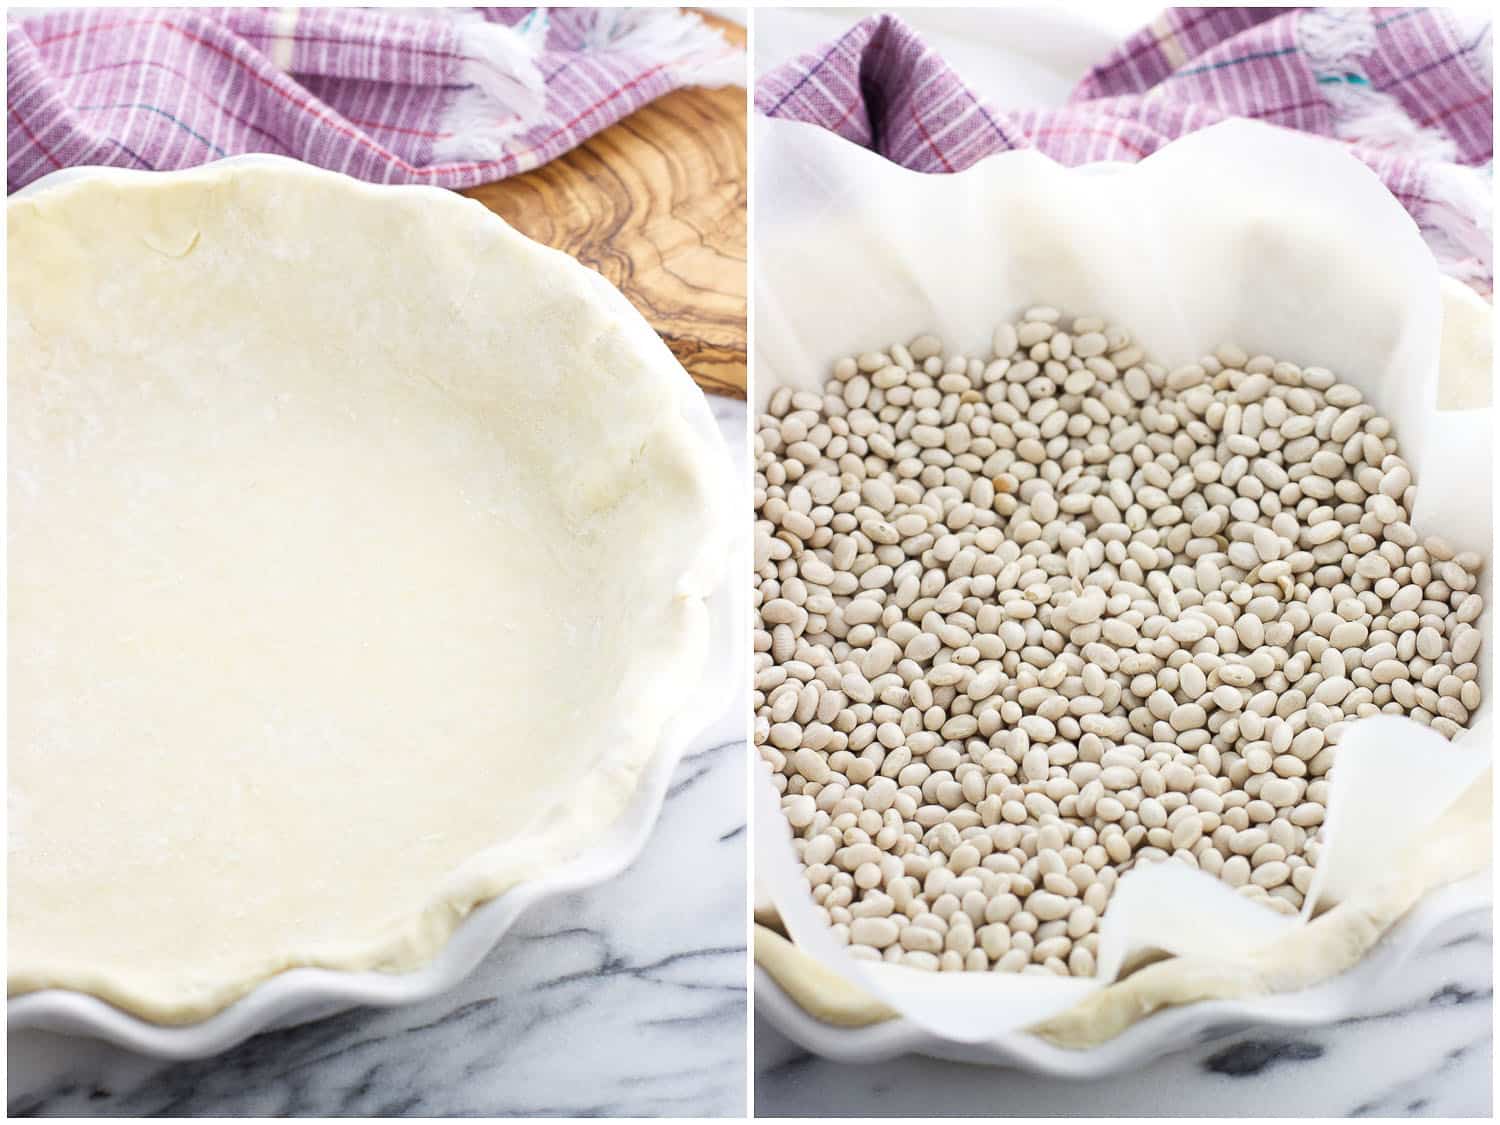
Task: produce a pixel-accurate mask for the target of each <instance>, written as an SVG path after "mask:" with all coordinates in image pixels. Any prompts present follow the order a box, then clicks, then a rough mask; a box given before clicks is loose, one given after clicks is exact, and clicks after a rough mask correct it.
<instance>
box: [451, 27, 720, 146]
mask: <svg viewBox="0 0 1500 1125" xmlns="http://www.w3.org/2000/svg"><path fill="white" fill-rule="evenodd" d="M429 11H430V12H431V15H432V16H433V17H434V18H449V19H453V20H455V21H457V22H458V23H459V30H460V37H461V40H462V42H463V44H464V50H465V53H466V54H468V55H469V56H470V57H469V59H468V61H467V62H465V63H464V65H463V71H462V78H461V80H462V81H464V82H467V83H472V89H468V90H464V91H462V92H460V93H459V95H458V96H457V97H456V98H455V99H454V101H453V104H452V105H451V106H450V107H449V108H448V110H447V112H446V113H445V114H444V115H443V118H442V128H443V131H444V132H446V133H450V134H452V135H451V136H449V137H447V138H444V139H443V140H441V141H439V142H438V143H437V144H435V145H434V146H433V157H434V159H436V160H440V161H448V160H496V159H499V158H500V157H502V156H504V155H505V152H506V147H507V145H508V143H509V142H510V141H511V140H512V139H514V138H515V136H516V135H517V134H519V133H521V132H524V131H525V130H526V129H527V128H528V127H529V126H531V125H534V124H535V123H536V122H537V121H538V120H539V119H541V118H542V117H543V116H544V115H545V112H546V97H547V91H546V88H545V86H544V85H543V83H542V78H541V73H540V71H539V70H538V69H537V65H536V58H537V55H538V54H539V53H540V52H541V50H542V48H543V46H544V44H545V42H546V37H547V9H545V8H538V9H536V10H535V11H534V12H532V13H531V14H530V15H529V16H527V17H526V18H525V19H524V20H522V21H521V22H520V23H518V24H516V25H515V26H514V27H506V26H504V25H503V24H494V23H486V22H485V21H484V20H483V17H481V16H478V14H477V13H473V14H472V15H471V14H470V13H466V12H463V11H457V12H455V11H454V10H452V9H430V10H429ZM573 14H575V15H576V14H578V9H574V13H573ZM589 14H590V15H591V16H592V19H591V20H590V21H589V22H588V23H587V24H586V27H585V32H584V34H585V43H586V49H588V50H590V51H596V52H598V53H599V54H632V55H638V56H640V57H641V58H644V59H650V60H652V61H654V62H657V63H661V64H663V65H665V66H667V67H668V68H670V69H671V70H672V71H673V73H674V76H675V77H676V78H677V80H678V82H679V83H680V84H681V85H691V86H730V85H737V84H738V85H743V84H744V82H745V54H744V52H743V51H742V50H740V49H739V48H738V47H736V46H734V45H733V44H731V43H729V42H728V40H726V39H725V38H724V37H723V36H722V35H720V34H719V32H718V31H717V30H716V29H715V28H713V27H711V26H709V25H708V24H707V23H705V22H704V21H703V20H702V19H700V18H699V17H698V16H697V15H695V14H693V13H690V12H683V11H680V10H678V9H677V8H597V9H592V10H591V11H590V13H589Z"/></svg>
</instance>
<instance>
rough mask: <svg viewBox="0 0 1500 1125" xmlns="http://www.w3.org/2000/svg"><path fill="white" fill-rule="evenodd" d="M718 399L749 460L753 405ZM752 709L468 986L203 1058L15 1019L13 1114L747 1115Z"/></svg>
mask: <svg viewBox="0 0 1500 1125" xmlns="http://www.w3.org/2000/svg"><path fill="white" fill-rule="evenodd" d="M710 403H711V405H712V406H713V409H714V414H715V417H716V418H717V419H718V420H719V422H720V426H721V429H722V430H723V431H724V434H725V437H726V439H727V440H728V442H729V445H730V449H731V451H732V452H733V453H734V454H735V456H736V457H737V458H742V457H743V451H744V448H745V433H744V424H745V408H744V404H743V403H736V402H732V401H729V400H722V399H710ZM736 463H737V464H743V460H738V461H737V462H736ZM737 486H738V482H736V489H737ZM726 502H728V503H733V504H736V505H737V504H738V503H739V496H738V491H737V490H736V492H735V494H734V495H733V496H732V497H731V498H729V499H728V500H727V501H726ZM723 658H725V659H737V658H738V657H737V655H735V654H725V655H724V657H723ZM746 706H747V704H746V701H745V700H744V699H743V698H741V699H739V700H737V701H736V703H735V704H734V706H732V707H731V708H730V709H729V710H728V711H726V713H725V714H724V716H723V717H722V718H721V719H720V721H719V722H718V723H716V724H715V726H714V727H713V729H711V730H708V731H705V732H704V733H703V735H702V736H701V737H700V738H699V739H698V740H697V741H696V742H695V744H694V746H692V747H691V748H690V749H689V751H688V753H687V755H686V756H685V757H684V758H683V760H682V762H681V763H680V764H679V766H678V768H677V771H676V774H675V775H674V778H673V781H672V786H671V789H670V790H669V792H668V795H667V799H666V803H665V806H664V808H663V810H662V815H661V819H660V821H659V822H658V824H657V826H656V828H655V830H654V831H653V832H652V834H651V838H650V839H649V841H648V842H647V844H646V848H645V850H644V852H643V853H642V854H641V856H640V857H639V858H638V859H637V860H636V862H635V863H634V864H632V865H631V867H630V868H629V869H628V870H626V871H625V872H624V873H623V874H622V875H620V876H618V877H617V878H616V879H614V880H613V881H611V882H610V883H608V884H606V885H603V886H599V887H594V888H591V889H589V890H587V891H584V892H581V893H578V894H573V895H568V896H565V897H561V898H556V899H552V900H550V901H548V902H546V903H542V904H540V905H538V906H537V907H535V908H533V909H532V910H531V911H529V912H528V913H527V914H526V915H524V916H523V917H522V919H521V920H520V922H518V923H517V925H516V927H515V928H514V929H513V930H512V931H511V932H510V933H508V934H507V935H506V936H505V938H504V939H503V940H502V941H501V942H500V944H499V945H498V946H497V947H496V948H495V950H494V951H493V952H492V953H491V954H490V956H489V957H488V958H486V960H485V961H484V962H483V963H482V964H481V965H480V966H479V967H478V968H477V969H476V970H475V971H474V973H473V974H471V975H470V977H469V978H468V979H467V980H465V981H464V983H463V984H461V985H460V986H459V987H457V988H455V989H454V990H453V991H452V992H450V993H448V994H446V995H444V996H442V997H439V998H437V999H434V1000H432V1001H430V1002H427V1003H422V1004H417V1005H414V1006H411V1007H405V1008H395V1009H391V1010H387V1011H376V1010H371V1009H362V1010H356V1011H352V1012H347V1013H345V1014H343V1015H340V1016H335V1017H333V1018H332V1019H327V1020H323V1021H320V1022H317V1023H312V1024H307V1025H304V1026H302V1027H296V1028H291V1029H289V1030H286V1031H280V1032H273V1033H271V1034H267V1035H262V1036H258V1037H256V1038H254V1039H251V1040H249V1041H248V1042H246V1043H243V1044H241V1045H240V1046H239V1047H237V1048H235V1049H234V1050H232V1051H229V1052H227V1053H226V1054H223V1055H220V1056H218V1057H215V1058H212V1059H205V1060H202V1061H198V1062H189V1063H163V1062H160V1061H158V1060H152V1059H144V1058H141V1057H138V1056H134V1055H131V1054H128V1053H127V1052H124V1051H121V1050H119V1049H117V1048H114V1047H109V1046H106V1045H104V1044H100V1043H96V1042H91V1041H85V1040H78V1039H69V1038H64V1037H61V1036H55V1035H50V1034H45V1033H41V1032H35V1031H26V1032H17V1033H15V1034H12V1035H11V1036H10V1043H9V1089H8V1091H7V1093H8V1104H9V1108H10V1111H11V1113H12V1114H36V1115H77V1116H84V1115H89V1116H147V1115H157V1114H171V1115H177V1116H207V1115H214V1116H258V1115H299V1116H300V1115H319V1116H376V1115H390V1116H436V1117H448V1116H510V1115H542V1114H545V1115H564V1116H585V1115H601V1116H626V1115H629V1116H653V1115H667V1116H739V1115H741V1114H743V1113H744V1112H745V1109H746V1105H745V1094H746V1091H745V1085H746V1081H745V1066H746V1051H747V1047H746V1038H747V1034H746V1033H747V1026H746V1024H747V1014H746V993H745V982H746V971H747V970H746V951H745V933H746V917H745V909H746V892H745V872H746V832H745V775H746V767H745V762H746V754H747V749H746V745H745V741H744V737H745V718H744V716H745V714H746Z"/></svg>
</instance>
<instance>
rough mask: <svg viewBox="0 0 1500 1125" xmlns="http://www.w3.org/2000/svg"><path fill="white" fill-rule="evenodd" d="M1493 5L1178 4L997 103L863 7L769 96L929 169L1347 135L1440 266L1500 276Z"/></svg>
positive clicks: (769, 111) (766, 106) (776, 104)
mask: <svg viewBox="0 0 1500 1125" xmlns="http://www.w3.org/2000/svg"><path fill="white" fill-rule="evenodd" d="M1491 52H1492V47H1491V40H1490V22H1489V19H1488V16H1481V17H1479V18H1475V17H1474V16H1472V15H1467V16H1466V15H1463V14H1460V13H1455V12H1448V11H1444V10H1442V9H1434V8H1300V9H1297V8H1169V9H1167V10H1166V11H1165V12H1164V13H1163V14H1162V16H1161V17H1160V18H1159V19H1158V20H1157V21H1156V22H1155V23H1154V24H1152V25H1151V26H1150V27H1148V28H1146V29H1144V30H1143V31H1141V32H1139V33H1138V34H1136V35H1135V36H1133V37H1131V38H1130V39H1129V40H1127V41H1126V42H1125V43H1124V44H1122V45H1121V46H1120V47H1119V48H1118V49H1117V50H1116V51H1115V52H1114V53H1113V54H1111V55H1110V56H1109V57H1108V58H1107V59H1105V60H1104V61H1103V62H1101V63H1100V64H1099V65H1098V66H1096V67H1095V68H1094V69H1093V71H1091V72H1090V73H1089V74H1088V76H1087V77H1085V78H1084V80H1083V81H1082V82H1081V83H1080V84H1079V85H1078V87H1077V89H1076V90H1074V92H1073V94H1072V96H1071V98H1070V99H1069V101H1068V103H1067V104H1066V105H1065V106H1063V107H1061V108H1048V109H1022V110H1011V111H1007V112H1000V111H998V110H996V109H994V108H991V107H990V106H988V105H986V104H984V102H983V101H982V100H981V99H980V98H979V97H978V96H976V95H975V94H974V92H973V91H972V90H970V89H969V88H968V87H967V86H966V85H965V83H964V81H963V80H962V79H961V78H960V77H959V76H958V75H957V74H956V73H955V72H954V71H953V70H952V69H951V68H950V67H949V66H948V65H947V64H946V63H945V62H944V61H943V60H942V59H941V58H939V57H938V56H937V55H936V54H934V53H933V51H932V50H931V48H929V47H928V46H927V45H926V44H925V43H923V42H922V40H921V38H920V37H919V36H918V35H917V34H916V32H914V31H913V30H912V29H911V28H910V27H909V26H907V25H906V24H905V23H903V22H902V21H901V20H900V19H897V18H895V17H892V16H881V17H876V18H871V19H866V20H864V21H863V22H861V23H859V24H857V25H855V27H854V28H852V29H851V30H850V31H849V32H848V33H847V34H846V35H844V36H843V37H842V38H840V39H839V40H837V41H836V42H834V43H832V44H829V45H827V46H825V47H823V48H820V49H819V50H817V51H813V52H810V53H808V54H806V55H803V56H801V57H800V58H798V59H796V60H794V61H792V62H790V63H788V64H786V65H784V66H782V67H780V68H779V69H777V70H775V71H773V72H772V73H770V74H768V75H766V76H765V77H763V78H762V79H761V80H760V81H759V82H758V83H757V86H756V99H755V100H756V107H757V109H759V111H760V112H761V113H763V114H766V115H768V116H770V117H782V118H789V119H791V120H796V121H805V122H811V123H813V124H816V125H821V126H823V127H824V128H826V129H831V130H833V131H834V132H836V133H838V134H839V135H840V136H842V137H845V138H847V139H849V140H852V141H855V142H856V143H858V144H861V145H864V146H866V147H868V148H872V149H874V150H875V151H877V152H879V153H881V154H882V155H884V156H886V157H887V158H889V159H891V160H893V161H896V162H897V163H899V164H902V165H904V166H905V167H908V168H912V169H915V170H916V171H920V172H955V171H959V170H961V169H963V168H967V167H968V166H969V165H971V164H973V163H975V162H976V161H978V160H980V159H982V158H983V157H986V156H989V155H991V154H992V153H996V152H1004V151H1006V150H1008V149H1017V148H1036V149H1039V150H1041V151H1042V152H1044V153H1045V154H1046V155H1048V156H1050V157H1051V158H1052V159H1054V160H1057V161H1059V162H1060V163H1063V164H1069V165H1072V164H1083V163H1087V162H1091V161H1098V160H1119V161H1134V160H1139V159H1141V158H1143V157H1145V156H1147V155H1148V154H1150V153H1151V152H1154V151H1155V150H1156V149H1158V148H1160V147H1161V146H1162V145H1165V144H1166V143H1168V142H1169V141H1171V140H1173V139H1174V138H1176V137H1180V136H1182V135H1183V134H1185V133H1190V132H1192V131H1193V130H1195V129H1202V128H1204V127H1205V126H1207V125H1211V124H1213V123H1214V122H1217V121H1222V120H1224V119H1225V118H1228V117H1252V118H1259V119H1260V120H1262V121H1267V122H1270V123H1271V124H1274V125H1280V126H1284V127H1286V128H1289V129H1299V130H1303V131H1305V132H1309V133H1317V134H1319V135H1322V136H1326V137H1332V138H1336V139H1338V140H1340V141H1342V142H1343V143H1345V144H1346V145H1348V146H1349V149H1350V151H1351V152H1353V153H1354V154H1355V155H1356V156H1358V157H1359V158H1360V159H1361V160H1363V161H1364V162H1365V163H1366V164H1368V165H1369V166H1370V167H1371V168H1372V169H1373V170H1374V171H1375V172H1376V174H1377V175H1379V176H1380V178H1381V179H1382V180H1383V181H1384V182H1385V184H1386V186H1387V187H1389V188H1390V190H1391V192H1392V193H1393V194H1394V195H1395V196H1396V198H1397V199H1398V200H1400V201H1401V203H1402V205H1403V206H1404V207H1406V209H1407V211H1408V212H1409V213H1410V214H1411V215H1412V217H1413V218H1414V219H1415V220H1416V222H1417V225H1418V226H1419V227H1420V228H1421V230H1422V233H1423V235H1424V237H1425V238H1426V239H1427V242H1428V245H1429V246H1430V247H1431V248H1432V251H1433V253H1434V255H1435V256H1436V257H1437V259H1438V262H1439V265H1440V266H1441V267H1442V268H1443V269H1444V270H1445V271H1446V272H1448V273H1450V274H1453V275H1454V276H1456V277H1459V278H1462V279H1463V280H1465V281H1467V282H1468V283H1469V284H1470V285H1472V286H1474V287H1475V288H1476V289H1478V290H1480V291H1481V292H1484V293H1488V292H1489V291H1490V287H1491V285H1492V284H1493V250H1494V242H1493V237H1492V233H1491V230H1492V227H1491V205H1490V201H1491V193H1492V190H1493V188H1492V171H1493V157H1494V134H1493V126H1492V119H1493V115H1494V86H1493V73H1492V65H1493V60H1492V53H1491Z"/></svg>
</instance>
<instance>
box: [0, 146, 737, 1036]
mask: <svg viewBox="0 0 1500 1125" xmlns="http://www.w3.org/2000/svg"><path fill="white" fill-rule="evenodd" d="M8 221H9V266H10V287H9V289H10V291H9V394H10V416H9V439H10V483H9V499H10V536H11V537H10V586H9V591H10V626H9V628H10V633H9V638H10V666H9V690H10V719H9V738H10V750H9V763H10V794H9V797H10V851H9V880H10V883H9V887H10V906H9V924H10V945H9V956H10V976H9V987H10V991H11V993H13V994H14V993H22V992H29V991H33V990H37V989H42V988H50V987H60V988H69V989H76V990H81V991H84V992H89V993H92V994H94V995H97V996H100V997H102V998H104V999H106V1000H108V1001H111V1002H112V1003H114V1004H116V1005H119V1006H120V1007H122V1008H125V1009H127V1010H129V1011H131V1012H134V1013H137V1014H139V1015H142V1016H144V1017H147V1018H149V1019H151V1020H154V1021H158V1022H163V1023H181V1022H187V1021H193V1020H197V1019H200V1018H202V1017H204V1016H207V1015H209V1014H211V1013H213V1012H215V1011H217V1010H219V1009H220V1008H222V1007H224V1006H225V1005H227V1004H228V1003H230V1002H232V1001H233V1000H235V999H236V998H237V997H239V996H241V995H242V994H244V993H245V992H247V991H248V990H249V989H250V988H252V987H253V986H254V985H255V984H256V983H257V982H259V981H261V980H263V979H264V978H266V977H267V976H269V975H271V974H273V973H276V972H278V971H279V970H282V969H286V968H289V967H292V966H301V965H317V966H324V967H329V968H337V969H364V968H378V969H384V970H402V969H407V968H410V967H413V966H417V965H420V964H422V963H424V962H426V961H427V960H429V959H430V958H431V957H432V956H433V955H434V954H435V952H436V951H437V950H438V949H439V948H440V947H441V945H442V944H443V942H444V941H445V940H446V938H447V937H448V936H449V934H450V933H451V932H452V930H453V929H454V927H455V926H456V925H457V923H458V922H459V921H460V920H461V919H462V918H463V917H464V915H465V914H466V913H468V911H469V910H470V909H471V908H472V907H473V906H475V905H476V904H478V903H480V902H482V901H484V900H486V899H488V898H491V897H493V896H494V895H496V894H498V893H499V892H501V891H503V890H504V889H505V888H506V887H508V886H510V885H513V884H514V883H516V882H517V881H519V880H522V879H525V878H527V877H530V876H535V875H537V874H539V873H542V872H544V871H547V870H548V869H550V868H553V867H555V866H557V865H559V864H560V863H562V862H563V861H565V860H566V859H567V858H569V857H570V856H572V855H574V854H576V853H577V852H579V851H581V850H583V849H584V848H586V847H588V846H589V845H590V844H591V843H593V842H594V840H595V838H596V837H597V834H598V833H599V832H601V831H602V830H603V829H605V828H606V827H608V825H609V824H610V823H611V822H612V821H613V820H614V819H615V818H616V817H617V816H618V814H619V813H620V812H621V811H622V810H623V808H624V807H625V805H626V803H627V802H628V801H629V799H630V798H631V797H632V796H633V794H634V791H635V782H636V780H637V777H638V775H639V773H640V771H641V770H642V768H643V767H644V765H645V764H646V762H647V761H648V759H649V758H650V756H651V754H652V753H653V751H654V750H655V748H656V746H657V743H658V738H659V735H660V732H661V730H662V728H663V725H664V723H665V721H666V720H667V718H668V717H669V716H670V715H671V714H672V713H673V712H674V710H676V709H680V707H681V705H682V703H683V701H684V695H683V693H684V691H685V690H691V687H692V685H693V684H694V683H696V682H697V671H696V670H697V669H699V668H701V666H702V663H703V660H704V658H705V653H706V646H707V624H706V621H707V617H706V612H705V609H704V605H703V599H704V597H706V596H707V594H708V593H709V591H710V590H711V588H712V586H713V585H714V583H715V579H716V577H717V575H718V574H720V573H721V572H722V563H723V560H724V558H725V557H726V556H725V555H724V550H725V545H724V544H725V542H726V541H725V539H724V536H723V534H722V529H721V526H720V523H719V517H718V515H717V514H716V508H715V502H716V499H717V494H716V489H717V487H718V484H719V482H721V481H722V479H723V474H724V473H726V472H727V460H726V457H725V454H724V452H723V450H722V447H713V446H710V445H709V444H708V442H707V441H706V440H705V439H704V438H703V437H701V436H700V435H699V434H698V433H697V432H696V431H695V430H694V429H693V428H692V427H690V426H689V425H688V423H687V422H685V421H684V420H683V417H682V414H681V409H682V406H683V404H684V402H685V399H684V396H685V395H696V394H698V392H697V390H696V389H695V388H694V387H693V386H692V384H691V382H690V381H689V380H688V379H687V377H686V375H685V374H684V373H683V371H682V369H681V367H680V366H679V365H678V364H677V363H676V361H675V360H674V359H673V357H672V356H671V354H670V352H668V350H667V349H666V347H665V346H664V345H663V344H662V342H661V340H660V339H659V338H658V337H657V336H656V335H655V334H654V333H653V332H652V331H651V330H650V328H649V327H648V326H647V325H646V324H645V322H644V321H643V320H642V319H641V318H640V316H639V315H638V314H637V313H636V312H635V311H634V310H633V309H632V308H631V307H630V306H629V304H628V303H627V302H626V301H625V299H624V298H623V297H622V296H621V295H620V294H619V293H618V292H617V291H616V290H614V289H613V287H611V286H610V285H609V284H608V283H607V282H605V281H604V280H603V279H602V278H600V277H599V276H598V275H596V274H594V273H593V272H591V271H589V270H587V269H585V268H584V267H582V266H580V265H579V264H578V263H576V262H574V261H573V260H572V259H570V258H567V257H566V256H564V255H562V254H559V253H557V252H555V251H552V250H549V249H546V248H544V247H541V246H539V245H537V244H535V243H533V242H531V241H529V240H528V239H526V238H524V237H522V236H521V235H519V234H518V233H516V232H515V231H513V230H512V229H511V228H510V227H508V226H507V225H505V224H504V223H503V222H501V221H500V220H498V219H497V218H495V217H493V216H492V215H490V214H489V213H488V212H487V211H485V210H484V209H483V208H482V207H481V206H480V205H478V204H476V203H473V202H470V201H467V200H463V199H461V198H460V197H458V196H455V195H451V194H449V193H445V192H439V191H436V190H433V189H423V188H414V189H399V190H391V189H383V190H382V189H373V188H370V187H367V186H365V185H361V184H358V183H356V182H355V181H352V180H349V179H346V178H345V177H341V176H336V175H333V174H330V173H325V172H319V171H316V170H313V169H309V168H306V167H305V166H301V165H296V164H294V163H292V162H281V163H276V164H272V165H266V164H262V163H255V164H244V165H239V166H235V165H231V166H229V167H223V166H220V167H211V168H207V169H203V170H199V171H197V172H193V173H186V174H177V175H174V176H172V177H171V178H167V179H163V178H159V177H151V176H132V175H128V174H118V173H113V174H107V175H96V176H90V177H86V178H83V179H79V180H73V181H70V182H66V183H64V184H61V185H59V186H57V187H55V188H49V189H47V190H44V191H41V192H39V193H37V194H29V195H27V196H25V197H23V198H20V199H16V200H13V201H12V202H11V203H10V204H9V206H8ZM721 462H722V464H721Z"/></svg>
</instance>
